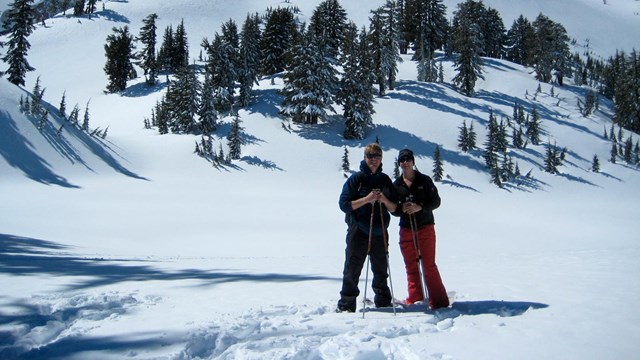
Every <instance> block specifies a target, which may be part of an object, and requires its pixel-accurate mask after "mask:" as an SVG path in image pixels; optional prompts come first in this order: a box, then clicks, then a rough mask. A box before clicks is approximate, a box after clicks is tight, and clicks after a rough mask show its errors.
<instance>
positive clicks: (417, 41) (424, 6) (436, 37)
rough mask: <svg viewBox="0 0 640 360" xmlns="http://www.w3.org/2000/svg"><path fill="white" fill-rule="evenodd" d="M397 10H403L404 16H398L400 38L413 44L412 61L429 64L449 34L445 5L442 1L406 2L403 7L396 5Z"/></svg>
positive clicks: (414, 0) (421, 0)
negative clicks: (422, 60)
mask: <svg viewBox="0 0 640 360" xmlns="http://www.w3.org/2000/svg"><path fill="white" fill-rule="evenodd" d="M398 8H399V10H401V9H404V16H402V15H401V14H399V15H398V17H399V18H400V19H402V20H401V21H402V26H401V29H402V31H403V36H402V38H403V39H404V41H405V42H407V43H413V44H414V50H415V52H414V55H413V59H412V60H420V59H425V60H424V61H425V63H427V64H428V63H430V62H431V60H433V58H434V54H435V52H436V50H438V49H440V48H442V46H443V45H444V44H445V41H446V38H447V35H448V32H449V22H448V21H447V12H446V7H445V5H444V4H443V3H442V0H406V1H405V5H404V7H403V6H400V4H398Z"/></svg>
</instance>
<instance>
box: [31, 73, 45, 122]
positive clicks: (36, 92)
mask: <svg viewBox="0 0 640 360" xmlns="http://www.w3.org/2000/svg"><path fill="white" fill-rule="evenodd" d="M43 97H44V89H42V88H41V87H40V76H38V78H37V79H36V83H35V85H34V86H33V91H32V93H31V105H30V108H29V113H30V114H31V115H33V116H34V117H39V116H40V115H42V113H43V112H44V108H43V107H42V98H43Z"/></svg>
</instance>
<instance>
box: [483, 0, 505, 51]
mask: <svg viewBox="0 0 640 360" xmlns="http://www.w3.org/2000/svg"><path fill="white" fill-rule="evenodd" d="M480 24H481V25H480V26H481V31H482V33H483V35H484V46H483V50H484V52H483V54H484V56H488V57H492V58H496V59H501V58H502V57H503V55H504V53H505V47H506V42H507V38H506V29H505V27H504V23H503V22H502V17H500V13H498V11H497V10H496V9H492V8H487V11H486V12H485V13H484V14H483V16H482V18H481V22H480Z"/></svg>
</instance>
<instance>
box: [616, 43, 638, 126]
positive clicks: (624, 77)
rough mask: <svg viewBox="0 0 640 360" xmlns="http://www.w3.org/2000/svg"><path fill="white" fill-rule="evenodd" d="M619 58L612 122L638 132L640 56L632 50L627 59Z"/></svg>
mask: <svg viewBox="0 0 640 360" xmlns="http://www.w3.org/2000/svg"><path fill="white" fill-rule="evenodd" d="M621 56H622V59H621V60H619V63H620V65H619V69H618V70H617V80H616V84H615V90H614V98H615V102H614V106H615V108H614V111H615V114H614V121H615V122H616V123H617V124H618V125H619V126H621V127H625V128H627V129H630V130H632V131H635V132H640V91H638V89H640V54H638V53H637V52H636V50H633V51H632V52H631V54H630V55H629V56H628V57H625V56H624V54H623V55H621Z"/></svg>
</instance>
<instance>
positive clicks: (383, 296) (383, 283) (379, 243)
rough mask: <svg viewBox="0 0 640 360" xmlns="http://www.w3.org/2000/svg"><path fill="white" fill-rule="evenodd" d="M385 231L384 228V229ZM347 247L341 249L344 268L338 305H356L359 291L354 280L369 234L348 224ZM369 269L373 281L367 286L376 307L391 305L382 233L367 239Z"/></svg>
mask: <svg viewBox="0 0 640 360" xmlns="http://www.w3.org/2000/svg"><path fill="white" fill-rule="evenodd" d="M385 231H386V230H385ZM346 241H347V248H346V250H345V261H344V271H343V273H342V290H341V291H340V300H339V301H338V306H343V307H348V308H351V309H353V310H355V308H356V298H357V297H358V295H359V294H360V290H359V289H358V282H359V280H360V274H361V273H362V267H363V266H364V262H365V261H366V260H367V249H368V247H369V235H368V234H366V233H364V232H363V231H361V230H359V229H358V228H357V226H352V227H351V228H350V229H349V231H348V232H347V240H346ZM369 257H370V260H371V271H372V272H373V280H372V282H371V287H372V288H373V292H374V293H375V298H374V302H375V305H376V306H377V307H386V306H391V291H389V287H388V286H387V278H388V275H387V270H388V264H387V248H386V246H385V243H384V238H383V237H382V236H375V235H374V236H373V237H372V239H371V252H370V253H369Z"/></svg>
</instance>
